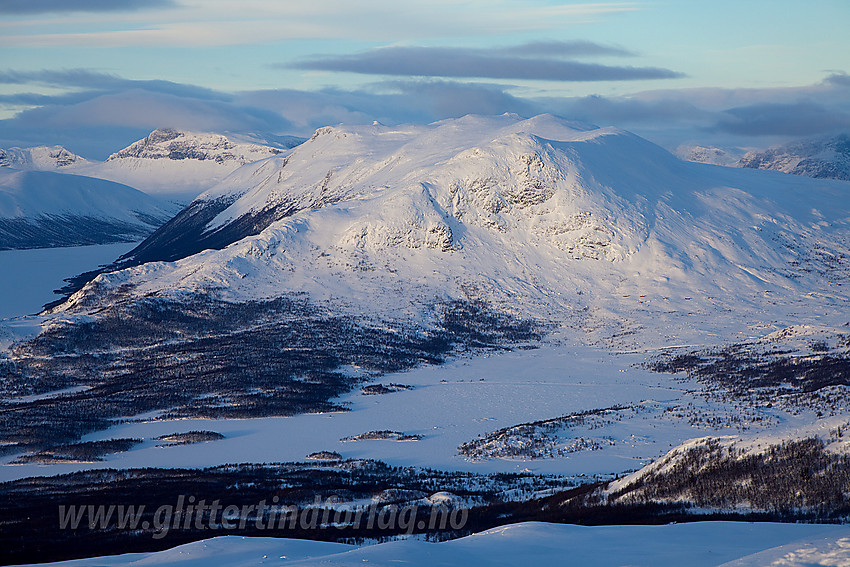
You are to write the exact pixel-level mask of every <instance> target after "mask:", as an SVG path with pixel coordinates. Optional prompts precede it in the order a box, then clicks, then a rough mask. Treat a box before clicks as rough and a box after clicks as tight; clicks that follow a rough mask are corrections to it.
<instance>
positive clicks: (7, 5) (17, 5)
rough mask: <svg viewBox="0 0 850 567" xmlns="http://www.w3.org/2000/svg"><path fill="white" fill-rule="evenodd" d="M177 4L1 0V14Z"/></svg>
mask: <svg viewBox="0 0 850 567" xmlns="http://www.w3.org/2000/svg"><path fill="white" fill-rule="evenodd" d="M175 6H177V4H176V3H175V2H174V1H173V0H73V1H72V2H69V1H68V0H0V14H45V13H57V12H130V11H137V10H150V9H155V8H171V7H175Z"/></svg>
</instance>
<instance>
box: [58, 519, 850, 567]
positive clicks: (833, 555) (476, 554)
mask: <svg viewBox="0 0 850 567" xmlns="http://www.w3.org/2000/svg"><path fill="white" fill-rule="evenodd" d="M847 535H848V534H847V529H846V528H845V527H842V526H824V525H797V524H770V523H765V524H740V523H734V522H702V523H692V524H669V525H664V526H599V527H585V526H574V525H557V524H544V523H536V522H532V523H524V524H515V525H511V526H505V527H501V528H494V529H492V530H488V531H486V532H483V533H479V534H474V535H471V536H468V537H465V538H461V539H456V540H452V541H447V542H443V543H428V542H424V541H420V540H416V539H410V540H402V541H394V542H390V543H382V544H378V545H372V546H365V547H355V546H351V545H344V544H340V543H325V542H315V541H305V540H291V539H274V538H243V537H235V536H232V537H219V538H214V539H209V540H205V541H199V542H195V543H190V544H187V545H181V546H179V547H175V548H173V549H170V550H167V551H160V552H156V553H131V554H127V555H118V556H112V557H100V558H93V559H80V560H74V561H65V562H61V563H51V564H42V565H44V566H45V567H47V566H48V565H54V566H60V565H61V566H64V567H94V566H100V565H105V564H109V565H113V566H125V567H134V566H142V565H145V566H156V567H184V566H186V567H188V566H189V565H205V566H209V567H217V566H224V565H227V566H228V567H242V566H244V567H249V566H250V567H253V566H255V565H303V566H305V567H306V566H310V565H323V566H333V565H340V566H342V565H363V564H367V565H387V566H389V565H396V564H400V563H402V564H404V565H411V566H414V567H415V566H423V567H425V566H431V565H445V566H454V565H457V566H459V567H460V566H463V567H466V566H473V565H510V566H516V565H563V564H564V561H565V558H566V557H569V564H571V565H582V566H584V567H594V566H600V567H602V566H606V567H608V566H611V565H631V566H646V567H665V566H670V567H673V566H675V567H679V566H681V565H685V564H687V565H690V566H692V567H714V566H720V565H724V566H726V567H746V566H767V565H782V566H783V567H804V566H805V567H811V566H816V565H824V566H826V565H830V566H835V565H847V564H848V562H850V537H847Z"/></svg>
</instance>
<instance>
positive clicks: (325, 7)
mask: <svg viewBox="0 0 850 567" xmlns="http://www.w3.org/2000/svg"><path fill="white" fill-rule="evenodd" d="M4 1H5V0H0V2H4ZM40 3H41V4H43V5H44V6H46V7H49V8H50V9H51V10H56V9H59V8H64V9H65V10H66V11H73V10H77V7H78V6H81V7H89V9H90V10H94V9H95V7H100V8H102V9H104V10H106V9H107V8H108V7H110V6H112V5H113V4H114V5H115V7H116V9H119V8H120V9H123V10H125V11H126V10H128V9H130V8H131V7H139V8H140V9H141V7H142V6H144V7H145V9H147V8H148V7H151V8H156V7H164V8H166V9H165V10H161V11H154V10H151V11H146V12H144V13H142V15H141V16H138V15H136V14H134V17H133V18H129V17H127V16H126V14H123V13H121V12H117V11H113V12H112V17H110V14H108V13H106V12H103V13H102V14H101V16H102V17H101V18H100V19H99V21H98V22H97V23H96V25H92V22H91V21H90V20H91V18H87V16H88V14H86V13H85V12H78V13H77V14H68V16H67V17H68V18H69V22H67V23H66V25H60V26H56V27H52V28H43V27H40V26H30V27H19V26H7V28H6V29H4V30H3V32H0V47H11V48H18V49H19V48H21V47H56V46H66V45H72V46H86V47H98V48H107V47H121V46H156V47H174V46H222V45H259V44H268V43H273V42H278V41H292V40H293V39H310V40H316V39H333V40H335V41H341V40H357V41H366V42H369V43H370V44H373V43H375V42H395V41H399V40H402V39H403V40H405V41H413V40H416V39H428V40H432V39H434V38H440V37H443V38H447V37H482V36H483V37H492V36H497V35H500V34H505V35H507V34H518V33H520V34H521V33H526V34H535V36H536V37H540V36H541V35H550V36H551V35H552V34H561V33H563V31H564V30H565V29H572V28H574V27H576V26H579V25H582V24H587V23H590V22H596V21H599V20H600V19H602V18H606V17H609V16H610V15H613V14H617V13H624V12H632V11H635V10H638V9H640V7H641V4H640V3H637V2H580V3H571V4H563V3H559V5H552V2H551V0H498V1H497V2H493V1H492V0H464V1H463V2H457V1H455V0H405V2H404V9H403V10H400V9H399V4H398V2H397V1H396V0H365V1H360V2H351V1H350V0H311V1H310V2H272V1H270V0H240V2H238V3H234V2H233V1H232V0H158V1H152V2H148V3H145V2H143V1H141V0H140V1H139V2H136V3H133V2H130V1H129V0H116V1H115V2H110V1H109V0H79V1H77V2H74V1H71V0H68V1H67V2H60V0H11V2H7V10H11V9H12V8H11V7H12V6H16V7H17V8H15V9H18V10H24V9H28V10H30V12H28V13H29V14H30V15H31V17H30V18H29V19H30V20H31V22H30V23H34V22H37V21H38V20H39V18H40V16H39V14H40V12H42V11H48V10H41V9H40V8H39V9H36V7H37V6H39V5H40ZM69 7H73V8H69ZM234 10H237V12H238V16H239V17H234ZM0 13H3V12H2V11H0ZM7 13H12V12H7ZM15 13H17V12H15ZM20 15H21V16H24V15H26V14H25V13H24V12H20ZM119 15H120V16H121V17H117V16H119ZM4 23H5V22H0V27H3V25H2V24H4ZM68 24H74V25H68ZM4 32H5V33H4Z"/></svg>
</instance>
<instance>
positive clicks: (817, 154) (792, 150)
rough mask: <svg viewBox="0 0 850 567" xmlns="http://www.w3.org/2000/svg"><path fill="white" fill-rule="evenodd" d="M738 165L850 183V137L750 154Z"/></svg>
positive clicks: (797, 144)
mask: <svg viewBox="0 0 850 567" xmlns="http://www.w3.org/2000/svg"><path fill="white" fill-rule="evenodd" d="M738 166H739V167H748V168H752V169H773V170H776V171H783V172H785V173H793V174H795V175H805V176H807V177H816V178H822V179H843V180H845V181H850V134H840V135H838V136H832V137H828V138H818V139H813V140H805V141H801V142H793V143H791V144H786V145H784V146H777V147H773V148H770V149H767V150H764V151H758V152H749V153H747V154H746V155H745V156H744V157H743V158H741V160H740V162H739V163H738Z"/></svg>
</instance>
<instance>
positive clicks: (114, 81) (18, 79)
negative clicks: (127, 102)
mask: <svg viewBox="0 0 850 567" xmlns="http://www.w3.org/2000/svg"><path fill="white" fill-rule="evenodd" d="M4 84H5V85H24V84H29V85H33V84H34V85H44V86H49V87H65V88H82V89H88V90H91V91H97V92H119V91H124V90H129V89H143V90H147V91H151V92H160V93H167V94H173V95H177V96H185V97H199V98H215V99H218V100H225V99H227V98H229V97H230V95H226V94H223V93H218V92H216V91H214V90H213V89H208V88H205V87H198V86H195V85H188V84H184V83H174V82H172V81H163V80H151V81H137V80H132V79H124V78H122V77H118V76H115V75H110V74H107V73H99V72H96V71H91V70H89V69H60V70H40V71H12V70H6V71H0V85H4ZM61 96H64V95H60V98H59V99H57V100H60V99H61Z"/></svg>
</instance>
